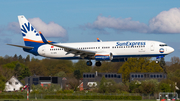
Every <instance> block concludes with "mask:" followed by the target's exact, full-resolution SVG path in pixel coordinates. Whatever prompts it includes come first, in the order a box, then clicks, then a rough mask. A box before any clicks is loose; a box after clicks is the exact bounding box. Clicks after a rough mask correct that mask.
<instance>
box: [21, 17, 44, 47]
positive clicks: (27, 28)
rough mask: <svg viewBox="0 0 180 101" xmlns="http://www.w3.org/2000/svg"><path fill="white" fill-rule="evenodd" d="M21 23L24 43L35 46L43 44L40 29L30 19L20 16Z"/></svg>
mask: <svg viewBox="0 0 180 101" xmlns="http://www.w3.org/2000/svg"><path fill="white" fill-rule="evenodd" d="M18 20H19V25H20V28H21V32H22V35H23V39H24V43H25V45H26V46H35V45H39V44H43V41H42V39H41V36H40V35H39V33H38V31H36V29H35V28H34V27H33V26H32V25H31V24H30V23H29V21H28V20H27V19H26V18H25V17H24V16H23V15H21V16H18Z"/></svg>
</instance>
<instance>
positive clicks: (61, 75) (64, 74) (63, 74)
mask: <svg viewBox="0 0 180 101" xmlns="http://www.w3.org/2000/svg"><path fill="white" fill-rule="evenodd" d="M55 76H58V77H66V73H65V72H64V71H60V72H58V73H57V74H55Z"/></svg>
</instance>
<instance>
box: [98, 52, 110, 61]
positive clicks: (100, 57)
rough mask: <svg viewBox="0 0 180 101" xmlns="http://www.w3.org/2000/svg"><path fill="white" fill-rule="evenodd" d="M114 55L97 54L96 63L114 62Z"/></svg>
mask: <svg viewBox="0 0 180 101" xmlns="http://www.w3.org/2000/svg"><path fill="white" fill-rule="evenodd" d="M112 59H113V54H112V53H96V54H95V60H96V61H104V60H110V61H111V60H112Z"/></svg>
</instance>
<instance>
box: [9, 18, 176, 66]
mask: <svg viewBox="0 0 180 101" xmlns="http://www.w3.org/2000/svg"><path fill="white" fill-rule="evenodd" d="M18 20H19V25H20V28H21V32H22V36H23V39H24V43H25V46H21V45H14V44H7V45H11V46H16V47H21V48H23V50H24V51H25V52H28V53H32V54H33V55H35V56H43V57H48V58H52V59H71V60H72V59H87V62H86V64H87V66H91V65H92V62H91V60H95V61H96V63H95V65H96V66H101V61H111V62H121V61H127V59H128V58H130V57H156V63H158V62H159V59H160V58H163V57H165V55H168V54H170V53H172V52H173V51H174V49H173V48H172V47H170V46H167V44H165V43H163V42H159V41H150V40H128V41H102V40H100V39H99V38H97V41H96V42H81V43H57V42H53V41H49V40H46V38H45V37H44V36H43V34H42V33H41V32H40V31H39V32H37V31H36V29H35V28H34V27H33V26H32V25H31V23H30V22H29V21H28V20H27V19H26V18H25V17H24V16H23V15H20V16H18Z"/></svg>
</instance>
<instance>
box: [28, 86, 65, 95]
mask: <svg viewBox="0 0 180 101" xmlns="http://www.w3.org/2000/svg"><path fill="white" fill-rule="evenodd" d="M31 89H32V92H31V93H32V94H40V93H41V94H42V93H47V94H50V93H57V92H59V91H61V90H62V89H61V86H60V85H56V84H51V85H46V86H43V87H42V86H41V85H32V87H31Z"/></svg>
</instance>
